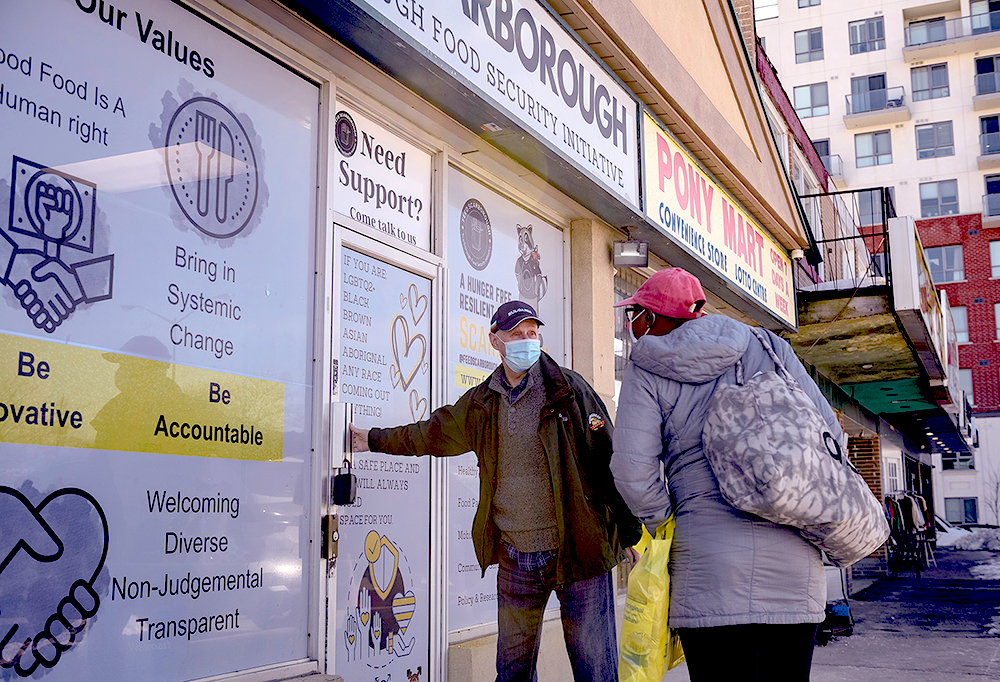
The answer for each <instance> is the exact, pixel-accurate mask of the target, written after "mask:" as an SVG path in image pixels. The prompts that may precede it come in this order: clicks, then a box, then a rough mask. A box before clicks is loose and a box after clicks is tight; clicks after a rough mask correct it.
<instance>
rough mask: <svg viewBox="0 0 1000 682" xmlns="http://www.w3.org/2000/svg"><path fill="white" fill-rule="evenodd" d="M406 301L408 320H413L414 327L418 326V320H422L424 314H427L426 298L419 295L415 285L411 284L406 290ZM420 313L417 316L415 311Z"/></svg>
mask: <svg viewBox="0 0 1000 682" xmlns="http://www.w3.org/2000/svg"><path fill="white" fill-rule="evenodd" d="M406 300H407V302H408V303H409V304H410V319H411V320H413V324H414V326H416V325H418V324H420V320H422V319H423V318H424V313H426V312H427V296H425V295H423V294H421V293H420V292H418V291H417V285H416V284H411V285H410V286H409V287H408V288H407V289H406ZM418 310H419V311H420V313H419V314H418V313H417V311H418Z"/></svg>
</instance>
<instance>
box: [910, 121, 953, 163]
mask: <svg viewBox="0 0 1000 682" xmlns="http://www.w3.org/2000/svg"><path fill="white" fill-rule="evenodd" d="M916 133H917V158H918V159H934V158H937V157H939V156H954V155H955V134H954V132H953V130H952V125H951V121H942V122H940V123H928V124H926V125H920V126H917V127H916Z"/></svg>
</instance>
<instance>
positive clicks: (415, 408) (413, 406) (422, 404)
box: [410, 389, 427, 422]
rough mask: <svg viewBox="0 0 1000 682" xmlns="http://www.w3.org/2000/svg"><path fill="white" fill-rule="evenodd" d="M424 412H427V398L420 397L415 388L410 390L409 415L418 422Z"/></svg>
mask: <svg viewBox="0 0 1000 682" xmlns="http://www.w3.org/2000/svg"><path fill="white" fill-rule="evenodd" d="M425 412H427V398H421V397H420V396H419V395H417V390H416V389H413V390H412V391H410V415H412V416H413V421H415V422H418V421H420V420H421V419H423V418H424V413H425Z"/></svg>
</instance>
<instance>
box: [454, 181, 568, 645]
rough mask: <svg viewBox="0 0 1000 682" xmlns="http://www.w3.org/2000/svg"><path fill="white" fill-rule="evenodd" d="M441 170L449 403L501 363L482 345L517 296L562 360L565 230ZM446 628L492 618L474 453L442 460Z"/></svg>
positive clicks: (492, 590) (491, 582)
mask: <svg viewBox="0 0 1000 682" xmlns="http://www.w3.org/2000/svg"><path fill="white" fill-rule="evenodd" d="M450 173H451V174H450V175H449V177H448V243H449V244H451V245H452V247H451V248H449V250H448V267H449V269H450V270H451V276H450V280H449V287H450V289H451V290H450V291H449V295H448V300H449V302H450V309H449V321H450V324H451V326H452V329H450V330H449V334H448V339H449V348H448V354H449V358H450V363H451V367H450V368H449V377H448V379H449V381H448V400H449V401H450V402H455V401H456V400H458V398H459V397H461V395H462V394H463V393H465V392H466V391H467V390H469V389H470V388H472V387H473V386H476V385H477V384H479V383H480V382H481V381H482V380H483V379H484V378H485V377H487V376H488V375H489V374H490V373H491V372H492V371H493V370H495V369H496V367H497V366H498V365H499V364H500V354H499V352H498V351H496V350H494V349H493V347H492V346H491V345H490V342H489V331H490V319H491V318H492V317H493V313H494V312H495V311H496V309H497V307H498V306H499V305H501V304H503V303H505V302H507V301H510V300H513V299H518V300H521V301H525V302H527V303H529V304H531V305H532V306H533V307H534V308H535V310H536V311H537V312H538V315H539V317H541V319H542V321H543V322H544V323H545V324H544V326H542V327H541V328H540V329H539V332H540V334H541V338H542V348H543V349H544V350H545V351H546V352H547V353H548V354H549V355H551V356H552V357H553V359H555V361H556V362H558V363H560V364H563V362H564V351H563V321H564V320H563V235H562V232H561V231H560V230H558V229H556V228H555V227H553V226H552V225H550V224H549V223H546V222H545V221H543V220H541V219H539V218H538V216H536V215H534V214H532V213H529V212H528V211H526V210H524V209H523V208H521V207H520V206H518V205H517V204H515V203H514V202H512V201H510V200H509V199H506V198H505V197H503V196H501V195H499V194H497V193H496V192H494V191H493V190H491V189H489V188H487V187H486V186H485V185H483V184H481V183H479V182H476V181H475V180H473V179H472V178H470V177H468V176H467V175H464V174H463V173H461V172H459V171H458V170H455V169H451V171H450ZM448 477H449V480H448V519H449V521H448V534H449V538H448V539H449V542H448V618H449V620H448V627H449V629H451V630H458V629H462V628H467V627H471V626H473V625H478V624H481V623H487V622H490V621H494V620H496V617H497V604H496V596H497V580H496V575H497V574H496V566H492V567H491V568H490V570H488V571H487V572H486V577H485V578H483V577H482V571H481V569H480V567H479V563H478V561H477V560H476V552H475V547H474V546H473V544H472V519H473V517H474V516H475V513H476V507H477V505H478V504H479V467H478V466H477V463H476V457H475V455H472V454H466V455H462V456H460V457H451V458H449V459H448Z"/></svg>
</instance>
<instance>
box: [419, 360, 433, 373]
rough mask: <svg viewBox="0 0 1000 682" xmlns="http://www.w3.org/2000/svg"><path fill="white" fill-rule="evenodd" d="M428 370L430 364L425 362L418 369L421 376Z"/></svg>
mask: <svg viewBox="0 0 1000 682" xmlns="http://www.w3.org/2000/svg"><path fill="white" fill-rule="evenodd" d="M430 368H431V365H430V363H429V362H425V363H424V364H423V365H422V366H421V367H420V373H421V374H427V370H429V369H430Z"/></svg>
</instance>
